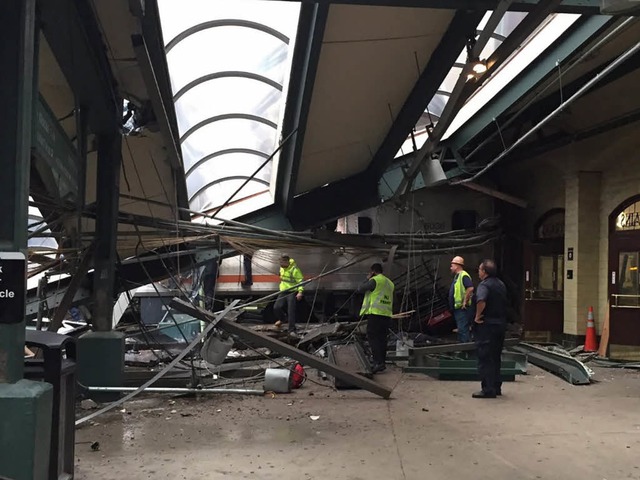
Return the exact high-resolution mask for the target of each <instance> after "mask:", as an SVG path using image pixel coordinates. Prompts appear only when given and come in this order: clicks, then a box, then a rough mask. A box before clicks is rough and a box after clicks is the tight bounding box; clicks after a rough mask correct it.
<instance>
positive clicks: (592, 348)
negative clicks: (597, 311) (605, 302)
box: [584, 307, 598, 352]
mask: <svg viewBox="0 0 640 480" xmlns="http://www.w3.org/2000/svg"><path fill="white" fill-rule="evenodd" d="M597 350H598V341H597V340H596V325H595V323H594V322H593V307H589V313H588V314H587V336H586V337H585V339H584V351H585V352H596V351H597Z"/></svg>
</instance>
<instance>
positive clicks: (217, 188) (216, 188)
mask: <svg viewBox="0 0 640 480" xmlns="http://www.w3.org/2000/svg"><path fill="white" fill-rule="evenodd" d="M243 183H244V179H242V180H233V179H231V180H227V181H222V182H220V183H216V184H215V185H212V186H210V187H209V188H207V189H206V190H204V191H203V192H202V193H201V194H199V195H197V196H195V197H194V198H192V199H191V201H190V202H189V203H190V206H191V209H192V210H195V211H199V212H204V211H210V210H212V209H215V208H216V207H219V206H220V205H222V204H223V203H224V202H225V201H226V200H227V199H228V198H229V197H230V196H231V195H233V193H234V192H235V191H236V190H237V189H238V188H239V187H240V186H241V185H242V184H243ZM268 190H269V187H267V186H265V185H262V184H261V183H257V182H249V183H248V184H247V185H246V186H245V187H244V188H243V189H242V190H241V191H240V193H238V195H237V196H235V197H234V198H233V200H232V203H235V202H238V201H240V200H242V199H244V198H247V197H251V196H253V195H256V194H259V193H265V194H268V193H269V192H268ZM225 210H226V209H225ZM224 217H225V218H229V217H227V216H226V215H225V216H224Z"/></svg>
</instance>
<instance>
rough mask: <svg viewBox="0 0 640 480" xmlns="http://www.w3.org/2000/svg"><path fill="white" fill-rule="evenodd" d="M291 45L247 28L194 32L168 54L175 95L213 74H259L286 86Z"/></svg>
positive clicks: (224, 28) (220, 28) (212, 29)
mask: <svg viewBox="0 0 640 480" xmlns="http://www.w3.org/2000/svg"><path fill="white" fill-rule="evenodd" d="M287 50H288V46H287V44H286V43H283V42H282V41H281V40H279V39H277V38H276V37H274V36H272V35H270V34H268V33H265V32H261V31H259V30H255V29H251V28H244V27H234V26H232V27H216V28H211V29H208V30H203V31H201V32H198V33H195V34H193V35H191V36H189V37H187V38H186V39H184V40H183V41H181V42H180V43H178V44H177V45H176V46H175V47H174V48H172V49H171V50H170V51H169V53H168V54H167V63H168V65H169V71H170V72H171V85H172V88H173V93H174V94H175V93H177V92H178V90H180V89H181V88H182V87H184V86H185V85H186V84H187V83H189V82H191V81H192V80H195V79H196V78H198V77H201V76H203V75H206V74H208V73H211V72H220V71H228V70H236V71H246V72H251V73H258V74H260V75H263V76H265V77H267V78H270V79H272V80H275V81H276V82H278V83H279V84H282V83H283V80H284V73H285V71H284V70H285V69H284V68H282V67H283V64H284V63H285V61H286V59H287Z"/></svg>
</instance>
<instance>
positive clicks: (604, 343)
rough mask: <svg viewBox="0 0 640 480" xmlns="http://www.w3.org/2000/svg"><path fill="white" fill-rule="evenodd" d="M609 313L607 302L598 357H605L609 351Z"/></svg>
mask: <svg viewBox="0 0 640 480" xmlns="http://www.w3.org/2000/svg"><path fill="white" fill-rule="evenodd" d="M609 311H610V304H609V301H607V310H606V312H605V313H604V324H603V325H602V333H601V334H600V347H599V348H598V356H599V357H606V356H607V350H608V349H609Z"/></svg>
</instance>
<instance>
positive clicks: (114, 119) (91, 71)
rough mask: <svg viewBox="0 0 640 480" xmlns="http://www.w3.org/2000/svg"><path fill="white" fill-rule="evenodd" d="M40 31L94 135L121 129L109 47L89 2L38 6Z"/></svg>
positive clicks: (57, 0) (66, 0)
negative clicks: (106, 52) (85, 111)
mask: <svg viewBox="0 0 640 480" xmlns="http://www.w3.org/2000/svg"><path fill="white" fill-rule="evenodd" d="M38 11H39V18H40V20H41V29H42V32H43V33H44V36H45V37H46V39H47V42H48V43H49V45H50V46H51V50H52V51H53V54H54V56H55V58H56V60H57V62H58V64H59V65H60V69H61V70H62V72H63V74H64V76H65V78H66V79H67V82H68V84H69V86H70V88H71V90H72V91H73V92H74V94H75V95H76V98H77V99H78V104H79V105H80V106H81V107H83V108H85V109H86V110H87V112H88V113H87V114H88V122H89V127H90V128H91V131H92V132H94V133H110V132H113V130H114V129H116V128H117V127H118V124H119V123H118V122H120V118H118V113H119V112H120V111H121V107H119V106H118V105H117V103H118V99H117V95H116V89H115V79H114V77H113V74H112V71H111V66H110V65H109V61H108V59H107V56H106V54H105V51H106V48H105V45H104V43H103V40H102V34H101V33H100V28H99V26H98V22H97V20H96V18H95V16H94V13H93V10H92V7H91V4H90V2H78V1H74V0H47V1H44V2H39V3H38Z"/></svg>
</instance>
